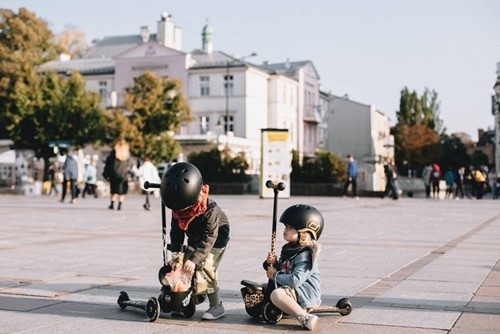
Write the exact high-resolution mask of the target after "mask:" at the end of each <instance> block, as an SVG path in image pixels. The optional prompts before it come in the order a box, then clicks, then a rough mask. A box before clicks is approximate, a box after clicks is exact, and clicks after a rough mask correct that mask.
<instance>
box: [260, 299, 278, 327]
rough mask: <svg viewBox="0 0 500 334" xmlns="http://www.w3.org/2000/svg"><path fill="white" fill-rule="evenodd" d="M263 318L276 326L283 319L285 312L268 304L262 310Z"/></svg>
mask: <svg viewBox="0 0 500 334" xmlns="http://www.w3.org/2000/svg"><path fill="white" fill-rule="evenodd" d="M262 317H263V318H264V320H265V321H266V322H267V323H268V324H275V323H277V322H278V321H280V320H281V318H283V311H281V310H280V309H279V308H277V307H276V306H274V304H273V303H270V302H268V303H266V304H265V305H264V308H263V309H262Z"/></svg>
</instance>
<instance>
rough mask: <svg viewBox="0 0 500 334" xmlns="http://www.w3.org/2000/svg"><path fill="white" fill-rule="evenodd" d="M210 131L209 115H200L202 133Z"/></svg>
mask: <svg viewBox="0 0 500 334" xmlns="http://www.w3.org/2000/svg"><path fill="white" fill-rule="evenodd" d="M208 131H210V118H209V117H208V116H200V134H202V135H204V134H206V133H207V132H208Z"/></svg>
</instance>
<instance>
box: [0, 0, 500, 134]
mask: <svg viewBox="0 0 500 334" xmlns="http://www.w3.org/2000/svg"><path fill="white" fill-rule="evenodd" d="M1 6H2V7H3V8H10V9H13V10H15V11H17V10H18V8H20V7H26V8H28V9H29V10H31V11H33V12H35V13H36V14H37V16H39V17H42V18H43V19H45V20H46V21H47V22H48V23H49V27H50V28H51V29H52V31H53V32H54V33H59V32H61V31H62V30H63V29H64V28H65V26H67V25H72V26H75V27H77V28H78V29H80V30H82V31H83V32H85V33H86V38H87V40H88V41H89V42H90V41H91V40H93V39H95V38H102V37H105V36H114V35H128V34H139V30H140V27H141V26H145V25H148V26H150V27H151V30H152V32H154V33H156V22H157V21H158V20H159V19H160V15H161V13H162V12H165V11H166V12H168V13H170V14H172V18H173V20H174V22H175V23H176V24H177V25H178V26H180V27H181V28H182V30H183V50H184V51H186V52H189V51H191V50H193V49H195V48H201V29H202V28H203V26H204V25H205V24H206V22H207V20H208V22H209V24H210V25H211V26H212V27H213V29H214V48H215V49H216V50H221V51H225V52H227V53H229V54H236V55H241V56H243V55H247V54H250V53H251V52H254V51H255V52H257V53H258V57H255V58H251V59H249V61H253V62H255V63H260V62H262V61H266V60H267V61H270V62H283V61H286V59H287V58H288V59H290V61H299V60H311V61H312V62H313V63H314V65H315V67H316V69H317V71H318V72H319V74H320V76H321V83H322V88H323V89H324V90H325V91H331V92H332V93H333V94H336V95H344V94H348V95H349V98H350V99H352V100H355V101H357V102H361V103H365V104H372V103H374V104H375V105H376V106H377V108H378V109H379V110H380V111H382V112H383V113H385V114H386V115H388V116H389V117H390V118H391V123H392V124H394V123H395V111H396V110H397V109H398V108H399V96H400V91H401V89H402V88H403V87H404V86H407V87H408V88H409V89H410V90H416V91H417V92H418V93H419V94H422V92H423V91H424V89H425V88H426V87H428V88H429V89H434V90H436V91H437V93H438V96H439V100H440V101H441V118H442V119H443V121H444V125H445V127H446V128H447V129H448V131H447V132H448V133H453V132H466V133H468V134H470V135H471V136H472V138H473V139H477V129H478V128H483V129H487V128H488V127H490V128H493V127H494V121H493V116H492V115H491V95H492V94H493V89H492V87H493V84H494V83H495V80H496V70H497V63H498V62H500V1H497V0H470V1H467V0H419V1H398V0H377V1H373V0H349V1H347V0H345V1H337V0H315V1H298V0H297V1H295V0H271V1H270V0H267V1H262V0H253V1H230V0H224V1H222V0H211V1H191V0H182V1H180V0H177V1H173V0H171V1H165V0H163V1H160V0H141V1H129V0H121V1H102V0H100V1H96V0H72V1H56V0H44V1H41V0H3V1H2V4H1Z"/></svg>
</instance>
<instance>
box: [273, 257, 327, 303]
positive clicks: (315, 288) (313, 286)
mask: <svg viewBox="0 0 500 334" xmlns="http://www.w3.org/2000/svg"><path fill="white" fill-rule="evenodd" d="M312 257H313V256H312V251H311V250H310V249H307V250H304V251H302V252H300V253H298V254H297V255H295V256H294V257H292V258H291V259H290V265H289V267H288V268H287V270H286V272H283V271H277V272H276V275H275V276H274V278H273V280H274V282H275V284H276V287H280V286H284V285H286V286H289V287H291V288H294V289H295V291H296V292H297V302H298V303H299V305H300V306H301V307H302V308H308V307H315V306H319V305H321V281H320V275H319V268H318V261H314V262H313V265H312V268H311V269H309V268H310V265H311V261H312ZM281 266H282V262H281V259H280V261H279V262H278V263H277V266H276V267H277V268H281Z"/></svg>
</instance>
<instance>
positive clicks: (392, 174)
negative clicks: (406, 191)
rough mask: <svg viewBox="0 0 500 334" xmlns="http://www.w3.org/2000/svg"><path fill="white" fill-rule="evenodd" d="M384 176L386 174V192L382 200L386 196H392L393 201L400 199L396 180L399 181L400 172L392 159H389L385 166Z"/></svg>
mask: <svg viewBox="0 0 500 334" xmlns="http://www.w3.org/2000/svg"><path fill="white" fill-rule="evenodd" d="M384 174H385V182H386V183H385V191H384V195H383V196H382V198H384V197H385V196H391V197H392V199H394V200H397V199H399V194H398V187H397V186H396V180H397V179H398V172H397V170H396V166H395V165H394V163H393V160H392V159H389V160H388V161H387V162H386V163H385V164H384Z"/></svg>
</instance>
